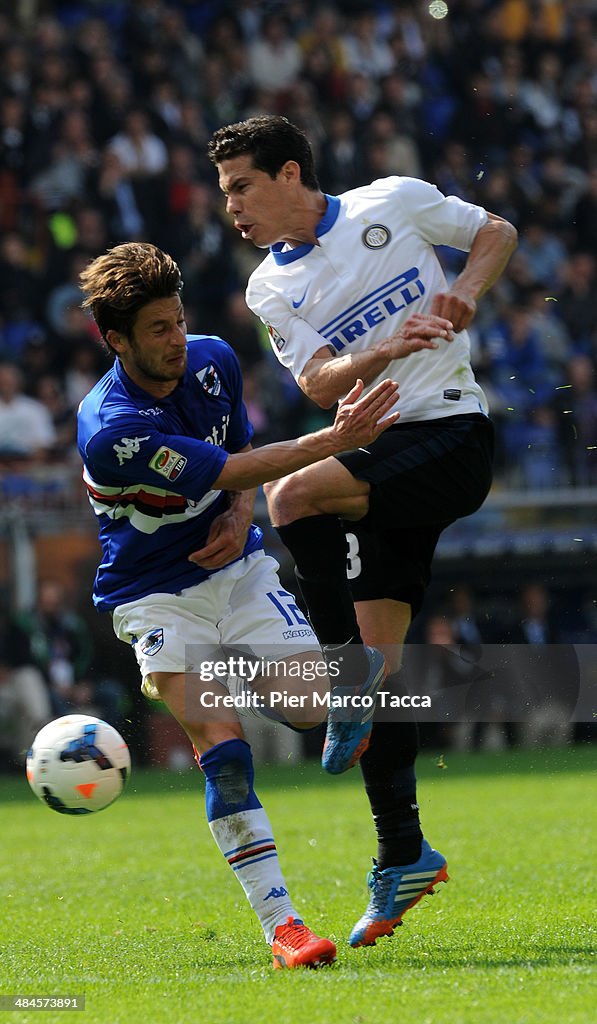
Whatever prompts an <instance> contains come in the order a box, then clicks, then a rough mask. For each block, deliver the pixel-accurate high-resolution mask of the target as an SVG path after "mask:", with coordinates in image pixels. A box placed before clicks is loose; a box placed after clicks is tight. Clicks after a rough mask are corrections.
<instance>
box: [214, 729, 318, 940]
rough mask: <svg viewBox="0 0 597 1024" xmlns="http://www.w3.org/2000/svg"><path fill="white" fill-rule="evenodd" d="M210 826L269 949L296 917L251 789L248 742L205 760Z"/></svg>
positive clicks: (226, 746) (221, 747) (231, 744)
mask: <svg viewBox="0 0 597 1024" xmlns="http://www.w3.org/2000/svg"><path fill="white" fill-rule="evenodd" d="M199 764H200V767H201V770H202V771H203V773H204V774H205V779H206V785H205V805H206V810H207V820H208V822H209V827H210V829H211V834H212V835H213V837H214V839H215V841H216V843H217V844H218V846H219V848H220V850H221V851H222V853H223V854H224V856H225V858H226V860H227V861H228V863H229V864H230V867H231V868H232V870H233V871H234V872H235V874H236V877H237V878H238V880H239V882H240V884H241V885H242V887H243V889H244V892H245V895H246V897H247V899H248V901H249V903H250V904H251V906H252V907H253V910H254V911H255V913H256V914H257V917H258V918H259V921H260V922H261V926H262V928H263V931H264V933H265V938H266V941H267V942H269V943H270V944H271V943H272V941H273V939H274V932H275V930H276V928H277V926H278V925H279V924H286V921H287V919H288V918H289V917H293V918H295V919H298V916H297V914H295V912H294V908H293V906H292V902H291V900H290V896H289V895H288V890H287V888H286V884H285V882H284V877H283V875H282V872H281V870H280V865H279V862H278V853H277V850H276V844H275V842H274V837H273V832H272V827H271V825H270V822H269V819H268V817H267V814H266V813H265V811H264V809H263V807H262V806H261V803H260V801H259V798H258V796H257V794H256V793H255V790H254V789H253V778H254V771H253V758H252V756H251V748H250V746H249V744H248V743H246V742H245V741H244V740H237V739H235V740H225V741H224V742H223V743H218V744H216V746H215V747H211V748H210V749H209V750H207V751H206V752H205V753H204V754H202V755H201V759H200V762H199Z"/></svg>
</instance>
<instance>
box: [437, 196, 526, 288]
mask: <svg viewBox="0 0 597 1024" xmlns="http://www.w3.org/2000/svg"><path fill="white" fill-rule="evenodd" d="M517 244H518V232H517V231H516V228H515V227H514V226H513V225H512V224H510V223H509V222H508V221H507V220H502V218H501V217H496V216H495V215H491V217H490V219H489V220H488V222H487V224H485V225H484V226H483V227H482V228H481V229H480V231H479V232H478V233H477V236H476V238H475V240H474V242H473V244H472V246H471V250H470V252H469V255H468V259H467V261H466V266H465V267H464V270H463V271H462V273H461V274H459V275H458V277H457V278H456V280H455V281H454V283H453V285H452V287H451V289H450V291H451V292H454V293H457V294H465V295H467V296H469V297H470V298H471V299H473V300H474V301H476V300H477V299H479V298H481V296H482V295H484V294H485V292H487V291H489V289H490V288H491V286H492V285H494V284H495V282H496V281H497V280H498V278H499V277H500V275H501V274H502V273H503V271H504V268H505V267H506V264H507V263H508V260H509V259H510V257H511V255H512V253H513V252H514V250H515V249H516V246H517Z"/></svg>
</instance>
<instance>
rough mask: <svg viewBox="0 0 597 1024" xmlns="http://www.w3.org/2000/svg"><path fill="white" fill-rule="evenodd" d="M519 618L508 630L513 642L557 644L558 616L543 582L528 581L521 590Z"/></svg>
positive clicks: (558, 638)
mask: <svg viewBox="0 0 597 1024" xmlns="http://www.w3.org/2000/svg"><path fill="white" fill-rule="evenodd" d="M519 616H520V617H519V618H518V619H517V620H516V621H515V622H513V623H512V624H511V625H510V627H509V628H508V631H507V639H508V642H509V643H511V644H557V643H558V642H559V640H560V628H559V624H558V616H557V615H556V613H555V610H554V609H553V607H552V604H551V598H550V594H549V591H548V589H547V587H546V586H545V585H544V584H543V583H539V582H532V583H527V584H526V585H525V586H524V587H523V588H522V590H521V592H520V598H519Z"/></svg>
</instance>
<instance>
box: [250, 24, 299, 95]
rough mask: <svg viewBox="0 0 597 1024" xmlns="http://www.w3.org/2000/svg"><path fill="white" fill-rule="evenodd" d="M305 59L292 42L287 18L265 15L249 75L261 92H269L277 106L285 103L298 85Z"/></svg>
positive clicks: (254, 48)
mask: <svg viewBox="0 0 597 1024" xmlns="http://www.w3.org/2000/svg"><path fill="white" fill-rule="evenodd" d="M302 63H303V56H302V53H301V48H300V46H299V45H298V43H297V42H296V40H295V39H293V38H292V35H291V33H290V26H289V24H288V22H287V20H286V18H285V17H284V16H283V15H282V14H279V13H277V12H275V13H272V14H266V15H265V16H264V18H263V22H262V25H261V32H260V35H259V37H258V38H257V39H255V40H254V41H253V42H252V43H250V44H249V74H250V77H251V82H252V83H253V85H255V86H256V87H257V88H258V89H268V90H271V92H272V93H273V94H274V98H275V103H276V104H277V105H281V104H283V103H284V99H285V95H286V93H287V92H288V90H289V89H290V88H291V87H292V86H293V85H294V84H295V83H296V82H297V81H298V78H299V75H300V71H301V67H302Z"/></svg>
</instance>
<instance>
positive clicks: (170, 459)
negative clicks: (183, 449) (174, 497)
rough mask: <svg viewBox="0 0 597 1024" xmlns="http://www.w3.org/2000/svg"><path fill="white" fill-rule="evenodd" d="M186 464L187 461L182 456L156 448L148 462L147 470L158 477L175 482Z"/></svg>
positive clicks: (170, 450)
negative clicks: (158, 475)
mask: <svg viewBox="0 0 597 1024" xmlns="http://www.w3.org/2000/svg"><path fill="white" fill-rule="evenodd" d="M186 464H187V460H186V458H185V457H184V455H181V454H180V452H175V451H173V450H172V448H164V447H163V446H162V447H161V448H158V450H157V452H156V453H155V455H153V456H152V458H151V459H150V460H149V468H150V469H153V470H155V472H156V473H159V474H160V476H165V477H166V479H167V480H176V478H177V477H179V476H180V474H181V473H182V471H183V469H184V468H185V466H186Z"/></svg>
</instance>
